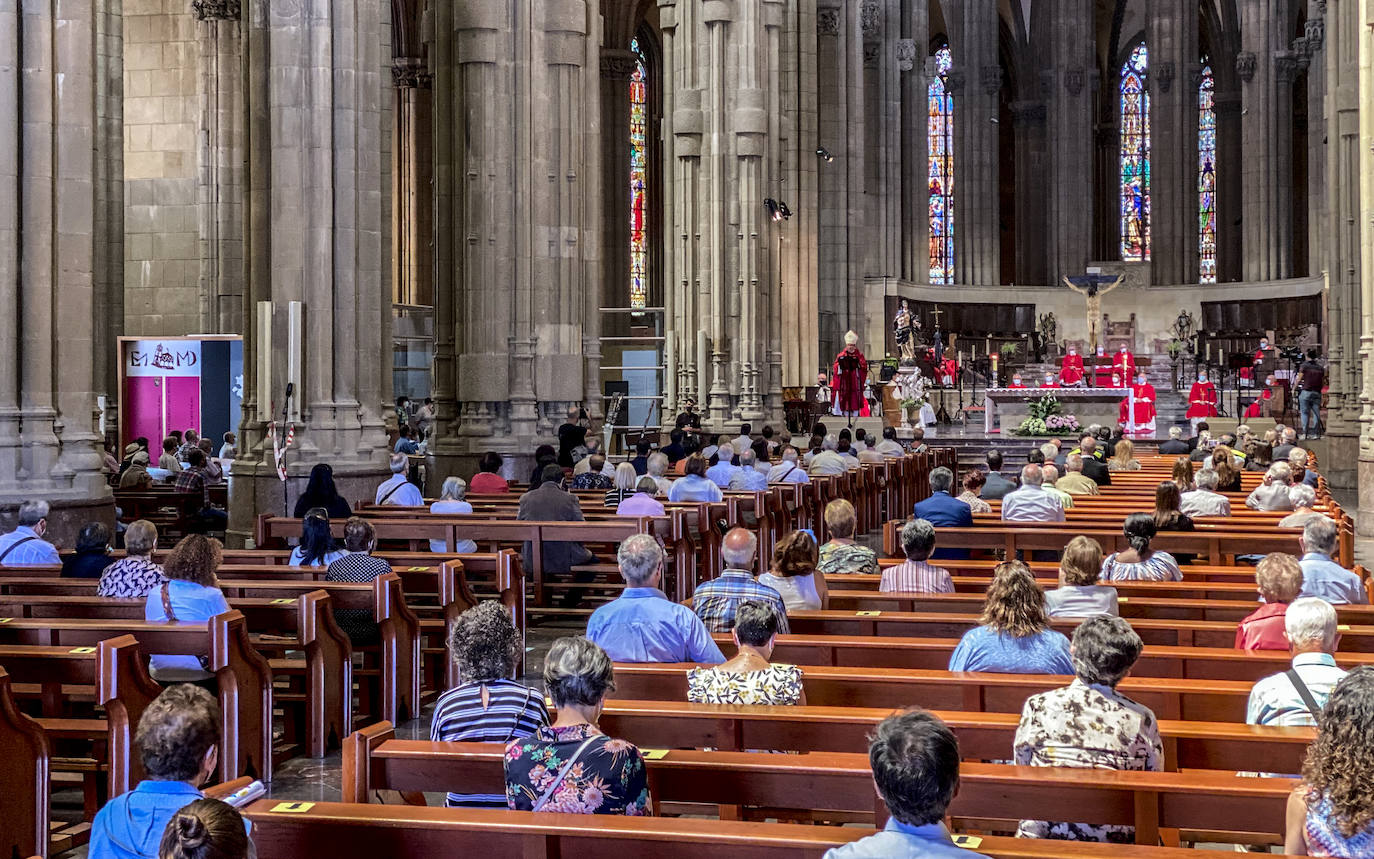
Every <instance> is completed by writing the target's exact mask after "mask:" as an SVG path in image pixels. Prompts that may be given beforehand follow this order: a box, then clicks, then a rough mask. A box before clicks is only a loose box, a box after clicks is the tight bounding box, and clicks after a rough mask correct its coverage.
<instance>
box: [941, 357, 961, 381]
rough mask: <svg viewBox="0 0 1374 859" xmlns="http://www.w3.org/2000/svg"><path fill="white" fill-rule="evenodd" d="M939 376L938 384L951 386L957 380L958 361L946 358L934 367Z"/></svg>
mask: <svg viewBox="0 0 1374 859" xmlns="http://www.w3.org/2000/svg"><path fill="white" fill-rule="evenodd" d="M935 369H936V373H937V375H939V377H940V386H941V387H945V388H952V387H954V384H955V383H956V382H957V381H958V380H959V362H958V361H956V360H955V359H953V358H946V359H945V360H943V361H941V362H940V364H939V366H938V367H936V368H935Z"/></svg>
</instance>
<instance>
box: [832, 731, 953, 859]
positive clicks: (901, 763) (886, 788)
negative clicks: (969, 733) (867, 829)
mask: <svg viewBox="0 0 1374 859" xmlns="http://www.w3.org/2000/svg"><path fill="white" fill-rule="evenodd" d="M868 760H869V763H870V764H871V765H872V767H873V783H874V785H876V786H877V788H878V795H879V796H881V797H882V798H883V803H884V804H885V805H886V806H887V810H888V812H889V813H890V814H891V815H892V816H891V817H889V818H888V819H887V825H886V826H884V827H883V830H882V831H881V832H879V833H877V834H875V835H870V836H868V837H867V838H860V839H859V840H858V841H854V842H852V843H850V844H846V845H844V846H843V847H836V848H834V849H833V850H829V851H827V852H826V854H825V859H957V857H976V856H979V855H980V854H978V853H974V852H973V851H972V850H965V849H963V848H962V847H956V846H955V844H954V841H953V839H951V838H950V834H949V831H948V830H946V829H945V827H944V823H943V821H944V818H945V809H947V808H948V807H949V804H950V803H951V802H952V801H953V800H954V795H955V794H956V793H958V792H959V741H958V740H956V739H955V738H954V733H953V732H952V731H951V730H950V729H949V728H948V727H947V726H946V725H945V723H944V722H942V721H940V720H939V719H938V718H936V717H935V716H934V715H933V714H931V713H928V712H926V711H925V710H920V709H911V710H907V711H906V712H904V713H898V714H897V715H895V716H889V717H887V718H886V719H884V720H883V721H882V722H880V723H878V729H877V730H876V731H874V733H873V739H872V740H871V741H870V742H869V745H868Z"/></svg>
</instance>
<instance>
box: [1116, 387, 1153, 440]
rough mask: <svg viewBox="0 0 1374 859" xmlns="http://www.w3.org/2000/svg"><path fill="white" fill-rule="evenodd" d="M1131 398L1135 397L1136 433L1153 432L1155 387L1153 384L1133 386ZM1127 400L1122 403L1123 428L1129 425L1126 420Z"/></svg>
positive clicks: (1121, 419)
mask: <svg viewBox="0 0 1374 859" xmlns="http://www.w3.org/2000/svg"><path fill="white" fill-rule="evenodd" d="M1131 396H1133V397H1135V415H1134V417H1135V432H1153V431H1154V428H1155V387H1154V385H1151V384H1148V383H1147V384H1144V385H1132V386H1131ZM1126 402H1127V401H1126V400H1122V401H1121V415H1120V422H1121V425H1122V426H1125V425H1127V424H1128V423H1129V421H1128V420H1127V419H1126V417H1127V416H1126Z"/></svg>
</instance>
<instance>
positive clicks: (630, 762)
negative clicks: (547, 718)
mask: <svg viewBox="0 0 1374 859" xmlns="http://www.w3.org/2000/svg"><path fill="white" fill-rule="evenodd" d="M613 689H615V678H614V674H613V671H612V665H611V659H610V657H609V656H607V655H606V651H604V650H602V649H601V648H600V647H597V646H596V645H595V644H593V643H592V642H591V641H589V640H587V639H586V638H585V637H583V636H580V635H578V636H570V637H568V638H560V639H558V640H557V641H555V642H554V643H553V647H550V648H549V654H548V656H546V657H544V691H545V692H546V693H547V694H548V695H549V697H551V698H553V705H554V708H555V709H556V710H557V711H558V715H557V718H556V719H554V722H553V724H552V725H550V726H548V727H540V728H539V729H538V730H536V731H535V732H534V734H533V736H530V737H527V738H525V739H521V740H512V741H511V742H509V743H507V744H506V757H505V767H506V804H507V805H508V806H509V807H510V808H513V809H515V810H516V811H561V812H565V813H571V814H625V815H631V816H639V815H646V814H648V813H649V810H650V805H649V777H648V771H647V770H646V769H645V767H644V756H643V755H641V754H640V753H639V749H637V748H635V747H634V746H633V745H631V744H630V743H628V742H626V741H625V740H613V739H611V738H610V737H608V736H606V735H605V734H603V733H601V730H600V729H599V728H597V726H596V720H597V719H598V718H599V717H600V716H601V706H602V703H603V702H604V700H605V698H606V693H607V692H610V691H611V690H613Z"/></svg>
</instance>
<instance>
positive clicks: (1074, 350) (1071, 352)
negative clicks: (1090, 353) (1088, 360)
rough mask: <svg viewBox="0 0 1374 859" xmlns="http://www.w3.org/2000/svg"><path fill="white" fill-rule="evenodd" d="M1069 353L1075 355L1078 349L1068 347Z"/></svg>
mask: <svg viewBox="0 0 1374 859" xmlns="http://www.w3.org/2000/svg"><path fill="white" fill-rule="evenodd" d="M1069 354H1070V355H1077V354H1078V350H1077V349H1070V350H1069Z"/></svg>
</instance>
